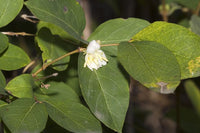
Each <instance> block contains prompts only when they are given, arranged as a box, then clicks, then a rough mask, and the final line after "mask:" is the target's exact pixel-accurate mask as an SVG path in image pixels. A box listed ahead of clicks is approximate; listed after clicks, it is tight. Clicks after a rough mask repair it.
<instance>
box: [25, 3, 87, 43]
mask: <svg viewBox="0 0 200 133" xmlns="http://www.w3.org/2000/svg"><path fill="white" fill-rule="evenodd" d="M25 4H26V6H27V7H28V8H29V9H30V10H31V12H32V13H33V14H34V15H35V16H36V17H38V18H39V19H40V20H42V21H45V22H49V23H53V24H55V25H57V26H60V27H61V28H63V29H64V30H65V31H67V32H68V33H69V34H70V35H71V36H73V37H75V38H76V39H78V40H82V39H81V35H82V32H83V30H84V27H85V15H84V12H83V10H82V8H81V6H80V4H79V2H77V1H75V0H42V1H41V0H29V1H27V2H25Z"/></svg>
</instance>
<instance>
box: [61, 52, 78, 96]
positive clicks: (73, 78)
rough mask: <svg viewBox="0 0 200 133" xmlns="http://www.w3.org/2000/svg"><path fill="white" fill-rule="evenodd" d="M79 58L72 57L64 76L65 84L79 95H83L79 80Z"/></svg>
mask: <svg viewBox="0 0 200 133" xmlns="http://www.w3.org/2000/svg"><path fill="white" fill-rule="evenodd" d="M77 67H78V56H77V55H72V56H71V57H70V64H69V67H68V68H67V71H66V73H63V74H62V77H63V79H65V80H64V82H65V83H66V84H67V85H69V86H70V87H71V88H72V89H73V90H74V91H75V92H76V93H77V94H78V95H81V89H80V84H79V79H78V70H77Z"/></svg>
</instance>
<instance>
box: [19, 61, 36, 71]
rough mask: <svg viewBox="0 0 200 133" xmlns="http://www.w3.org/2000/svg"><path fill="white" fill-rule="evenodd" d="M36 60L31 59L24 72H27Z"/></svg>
mask: <svg viewBox="0 0 200 133" xmlns="http://www.w3.org/2000/svg"><path fill="white" fill-rule="evenodd" d="M35 62H36V61H35V60H33V61H31V62H30V63H29V64H28V65H27V66H26V67H25V68H24V70H23V72H22V73H25V72H26V71H27V70H28V69H29V68H30V67H31V66H33V65H34V64H35Z"/></svg>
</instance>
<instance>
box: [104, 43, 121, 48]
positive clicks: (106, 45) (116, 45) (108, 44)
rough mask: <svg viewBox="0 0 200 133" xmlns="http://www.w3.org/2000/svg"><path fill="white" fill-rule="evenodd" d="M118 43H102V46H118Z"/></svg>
mask: <svg viewBox="0 0 200 133" xmlns="http://www.w3.org/2000/svg"><path fill="white" fill-rule="evenodd" d="M118 45H119V44H118V43H116V44H115V43H114V44H102V45H101V47H106V46H118Z"/></svg>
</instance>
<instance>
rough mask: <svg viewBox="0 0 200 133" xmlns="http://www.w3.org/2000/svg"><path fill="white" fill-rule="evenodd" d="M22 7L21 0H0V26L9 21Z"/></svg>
mask: <svg viewBox="0 0 200 133" xmlns="http://www.w3.org/2000/svg"><path fill="white" fill-rule="evenodd" d="M22 7H23V0H0V27H3V26H5V25H7V24H8V23H10V22H11V21H12V20H13V19H14V18H15V17H16V16H17V14H18V13H19V12H20V10H21V9H22Z"/></svg>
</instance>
